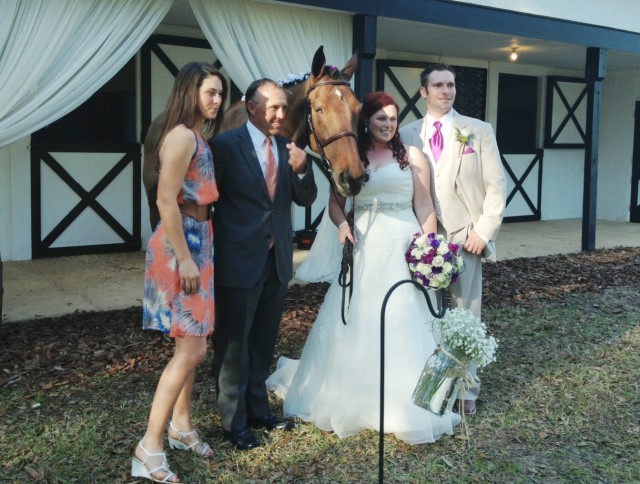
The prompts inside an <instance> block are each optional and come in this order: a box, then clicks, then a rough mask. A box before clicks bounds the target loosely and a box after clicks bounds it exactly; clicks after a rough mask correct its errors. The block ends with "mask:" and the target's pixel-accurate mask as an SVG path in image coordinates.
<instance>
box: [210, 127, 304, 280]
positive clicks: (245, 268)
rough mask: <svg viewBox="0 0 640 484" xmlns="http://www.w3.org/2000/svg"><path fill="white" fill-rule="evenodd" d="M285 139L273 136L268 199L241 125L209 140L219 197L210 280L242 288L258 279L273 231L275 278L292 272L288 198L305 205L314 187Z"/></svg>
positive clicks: (259, 171)
mask: <svg viewBox="0 0 640 484" xmlns="http://www.w3.org/2000/svg"><path fill="white" fill-rule="evenodd" d="M288 142H289V140H288V139H287V138H284V137H283V136H276V145H277V149H278V160H279V161H278V178H277V183H276V193H275V199H274V200H273V202H272V201H271V199H270V198H269V194H268V192H267V184H266V182H265V179H264V175H263V174H262V170H261V169H260V162H259V161H258V157H257V155H256V153H255V150H254V148H253V144H252V142H251V137H250V136H249V130H248V129H247V127H246V125H243V126H240V127H239V128H236V129H233V130H231V131H227V132H225V133H223V134H221V135H218V136H216V137H215V138H214V139H212V140H210V145H211V151H212V152H213V162H214V166H215V173H216V181H217V183H218V190H219V192H220V198H219V199H218V201H217V202H216V203H215V212H214V216H213V231H214V241H215V257H214V260H215V278H216V284H219V285H223V286H229V287H237V288H243V289H248V288H250V287H252V286H253V285H255V284H256V283H257V282H258V278H259V277H260V274H261V272H262V268H263V267H264V265H265V263H266V259H267V255H268V251H269V240H270V237H271V235H272V234H273V235H274V236H275V241H276V242H275V251H276V252H275V255H276V266H277V270H278V277H279V279H280V282H281V283H282V284H288V283H289V281H290V280H291V278H292V277H293V230H292V227H291V203H292V202H295V203H296V204H297V205H301V206H305V207H308V206H311V204H312V203H313V201H314V200H315V198H316V194H317V187H316V184H315V180H314V177H313V169H312V164H311V162H310V161H308V162H307V170H306V173H305V174H304V176H303V177H302V178H300V177H298V175H297V174H296V173H295V172H294V171H293V169H292V168H291V166H290V165H289V163H288V159H289V151H288V150H287V147H286V144H287V143H288Z"/></svg>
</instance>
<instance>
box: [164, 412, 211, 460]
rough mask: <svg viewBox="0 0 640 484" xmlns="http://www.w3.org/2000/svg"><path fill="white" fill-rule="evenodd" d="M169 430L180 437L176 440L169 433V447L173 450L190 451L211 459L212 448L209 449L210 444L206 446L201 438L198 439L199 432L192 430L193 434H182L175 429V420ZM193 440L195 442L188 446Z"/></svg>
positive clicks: (170, 423) (170, 424)
mask: <svg viewBox="0 0 640 484" xmlns="http://www.w3.org/2000/svg"><path fill="white" fill-rule="evenodd" d="M169 428H170V429H171V430H172V431H173V432H175V433H176V434H177V435H178V438H177V439H174V438H173V437H171V435H169V433H168V432H167V435H168V438H169V447H170V448H171V449H172V450H190V451H191V452H193V453H195V454H196V455H199V456H200V457H204V458H208V457H211V454H212V452H211V453H210V451H211V447H209V444H206V443H204V442H202V441H201V440H200V437H198V432H196V431H195V430H192V431H191V432H180V431H179V430H178V429H177V428H176V427H175V425H173V420H172V421H171V422H169ZM191 438H192V439H193V442H191V443H190V444H188V443H187V442H189V439H191ZM197 446H200V447H202V450H201V451H200V450H198V448H197Z"/></svg>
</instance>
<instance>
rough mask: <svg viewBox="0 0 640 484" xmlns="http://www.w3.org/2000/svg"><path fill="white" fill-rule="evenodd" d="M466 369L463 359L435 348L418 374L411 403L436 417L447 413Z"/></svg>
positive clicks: (462, 380) (457, 354)
mask: <svg viewBox="0 0 640 484" xmlns="http://www.w3.org/2000/svg"><path fill="white" fill-rule="evenodd" d="M451 356H453V358H451ZM456 360H457V361H456ZM466 366H467V363H466V362H465V358H464V355H461V354H460V353H457V352H455V351H453V350H451V349H449V348H447V347H445V346H443V347H440V346H438V347H437V348H436V349H435V351H434V352H433V354H432V355H431V356H430V357H429V359H428V360H427V363H426V364H425V366H424V369H423V370H422V374H421V375H420V379H419V380H418V384H417V385H416V388H415V390H414V391H413V403H415V404H416V405H419V406H421V407H423V408H426V409H427V410H429V411H431V412H433V413H435V414H436V415H444V414H445V413H447V412H450V411H451V410H452V408H453V404H454V403H455V401H456V398H457V397H458V392H459V391H460V389H461V388H462V385H463V382H464V376H465V373H466Z"/></svg>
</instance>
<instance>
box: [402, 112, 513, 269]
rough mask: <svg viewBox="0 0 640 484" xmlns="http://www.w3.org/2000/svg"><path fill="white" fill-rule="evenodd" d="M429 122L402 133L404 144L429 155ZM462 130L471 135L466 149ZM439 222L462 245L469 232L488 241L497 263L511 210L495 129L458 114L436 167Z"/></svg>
mask: <svg viewBox="0 0 640 484" xmlns="http://www.w3.org/2000/svg"><path fill="white" fill-rule="evenodd" d="M422 123H423V120H422V119H419V120H417V121H414V122H413V123H411V124H408V125H407V126H405V127H403V128H402V129H400V136H401V138H402V141H403V142H404V143H406V144H409V145H413V146H416V147H417V148H418V149H420V150H422V151H425V150H424V149H423V148H424V144H425V143H428V140H423V139H422V137H421V133H422V131H423V130H422ZM456 128H457V129H458V130H460V132H462V133H465V134H466V133H468V134H469V141H468V143H467V144H466V145H463V143H461V142H460V141H458V140H457V139H456V134H457V131H456ZM432 166H434V165H432ZM431 190H432V194H433V197H434V205H435V210H436V215H437V217H438V221H439V222H440V224H441V225H442V226H443V227H444V229H445V230H446V231H447V235H448V236H449V237H452V238H453V241H454V242H456V243H460V242H464V240H465V239H466V237H467V234H468V232H469V230H471V229H474V230H475V232H476V233H478V234H480V235H481V236H483V237H485V238H487V239H488V243H487V248H486V249H485V253H484V257H485V259H487V260H490V261H494V262H495V260H496V251H495V242H494V241H495V238H496V236H497V234H498V231H499V230H500V225H501V224H502V218H503V215H504V210H505V206H506V180H505V176H504V170H503V168H502V161H501V159H500V153H499V152H498V145H497V143H496V138H495V135H494V134H493V128H492V127H491V125H490V124H489V123H485V122H484V121H480V120H478V119H475V118H469V117H467V116H462V115H460V114H458V113H457V112H456V111H453V121H452V126H451V131H450V132H449V134H448V135H447V138H446V139H445V140H444V149H443V151H442V154H441V155H440V159H439V160H438V163H436V164H435V168H434V170H433V177H432V185H431Z"/></svg>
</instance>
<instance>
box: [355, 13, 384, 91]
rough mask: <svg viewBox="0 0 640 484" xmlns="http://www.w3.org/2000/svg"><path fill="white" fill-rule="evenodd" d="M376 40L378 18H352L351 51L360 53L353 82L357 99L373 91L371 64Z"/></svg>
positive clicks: (356, 16) (374, 53) (360, 16)
mask: <svg viewBox="0 0 640 484" xmlns="http://www.w3.org/2000/svg"><path fill="white" fill-rule="evenodd" d="M377 40H378V18H377V17H375V16H373V15H360V14H358V15H354V16H353V49H354V51H355V50H357V51H358V52H359V53H360V59H359V61H358V69H357V70H356V76H355V80H354V87H355V89H354V91H355V93H356V96H357V97H358V98H359V99H362V97H363V96H364V95H365V94H367V93H368V92H371V91H373V67H374V65H373V63H374V59H375V57H376V44H377Z"/></svg>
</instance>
